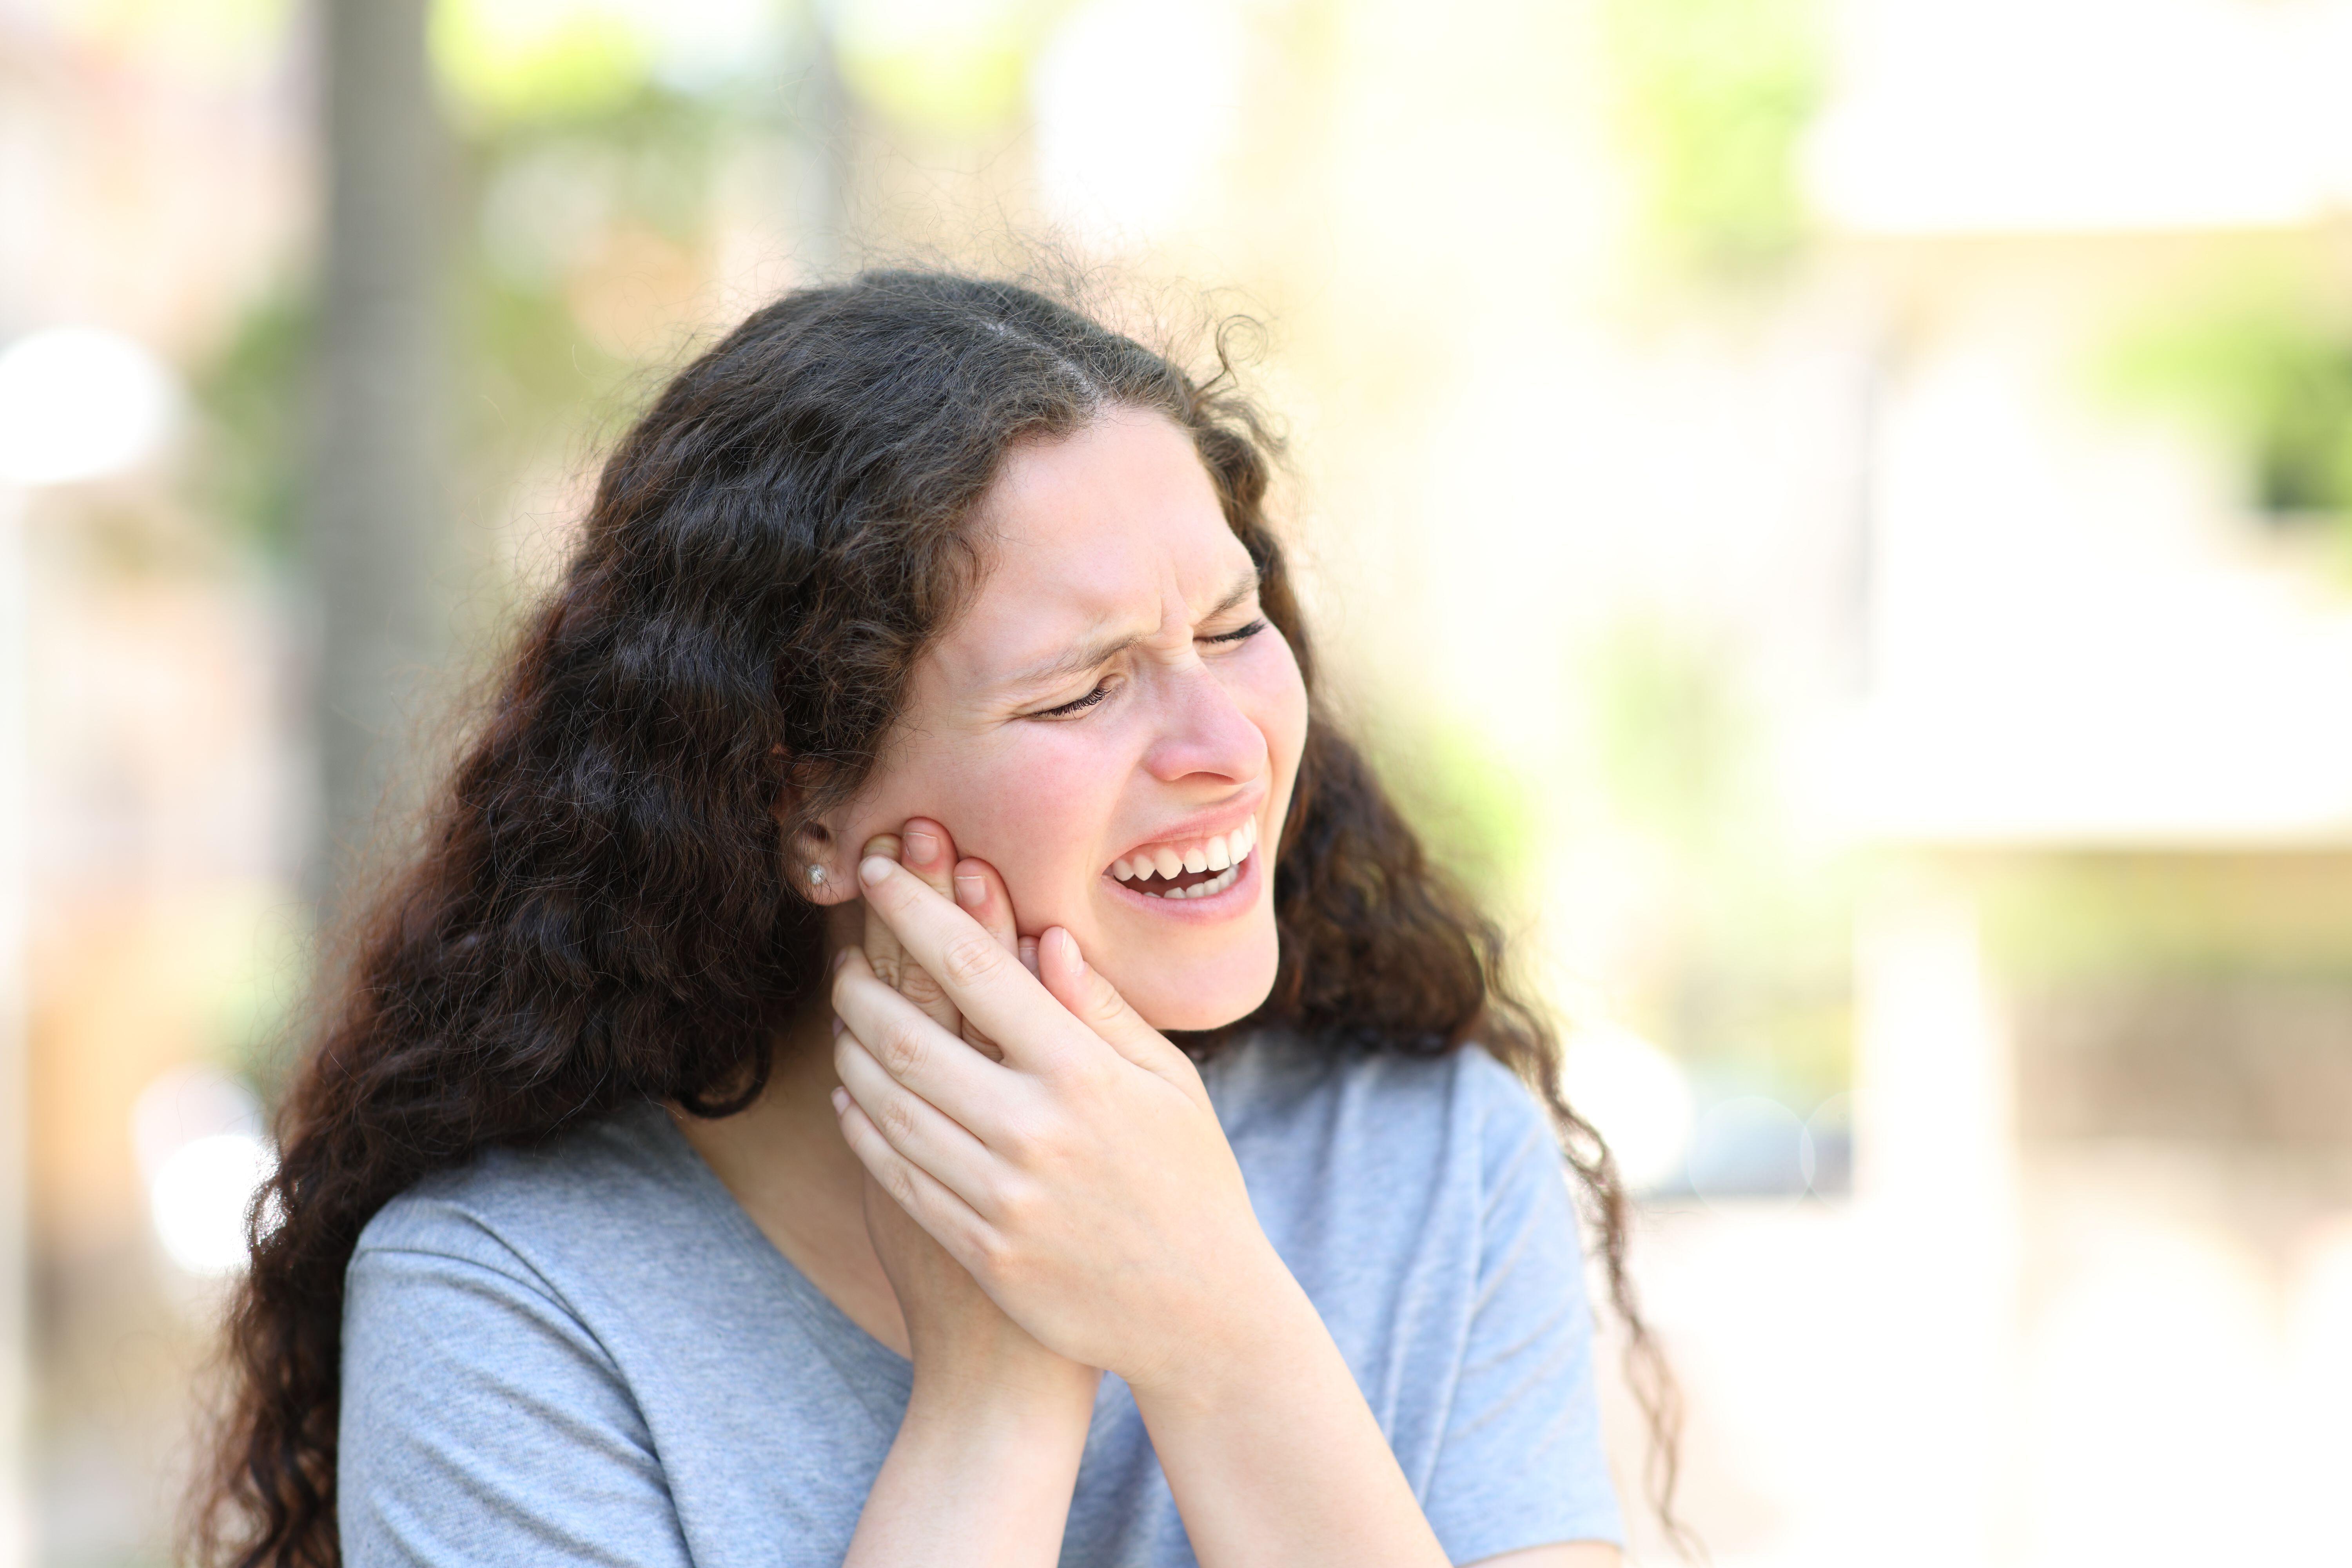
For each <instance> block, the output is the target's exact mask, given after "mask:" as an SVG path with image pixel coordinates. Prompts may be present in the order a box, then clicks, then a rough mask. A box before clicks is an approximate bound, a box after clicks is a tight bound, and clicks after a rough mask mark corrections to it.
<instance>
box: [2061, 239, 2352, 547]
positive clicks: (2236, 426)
mask: <svg viewBox="0 0 2352 1568" xmlns="http://www.w3.org/2000/svg"><path fill="white" fill-rule="evenodd" d="M2098 373H2099V378H2100V380H2101V382H2102V383H2103V384H2104V386H2105V390H2107V391H2108V392H2109V393H2110V394H2111V395H2113V396H2115V397H2116V399H2118V400H2119V401H2121V402H2123V403H2125V404H2126V405H2139V406H2145V407H2151V408H2160V409H2167V410H2170V411H2172V412H2175V413H2178V414H2180V415H2183V416H2187V417H2189V419H2190V420H2192V421H2194V422H2195V423H2197V424H2199V425H2200V426H2203V427H2205V429H2206V430H2207V431H2208V432H2209V433H2210V435H2211V436H2212V437H2216V438H2218V439H2220V440H2221V441H2222V442H2224V443H2225V444H2226V445H2227V446H2228V447H2229V448H2230V450H2231V453H2232V455H2233V456H2234V457H2235V458H2236V459H2237V461H2238V462H2239V464H2240V465H2241V467H2242V469H2243V471H2244V474H2245V483H2246V489H2247V492H2248V494H2247V500H2249V501H2250V502H2251V503H2252V505H2254V506H2255V507H2257V508H2259V509H2260V510H2262V511H2263V512H2264V513H2265V514H2267V515H2269V516H2272V517H2275V518H2281V519H2291V518H2294V517H2298V516H2301V517H2311V516H2320V515H2326V516H2333V517H2336V518H2343V517H2346V516H2347V514H2352V315H2347V312H2346V311H2344V310H2340V309H2336V308H2332V307H2331V306H2329V305H2328V304H2327V303H2326V302H2325V301H2324V300H2322V299H2321V298H2320V297H2319V293H2318V291H2317V290H2316V289H2314V288H2313V287H2311V286H2309V285H2308V284H2305V283H2303V282H2301V281H2299V280H2295V279H2284V278H2263V279H2240V280H2236V281H2234V282H2231V283H2229V284H2226V285H2223V286H2221V287H2219V288H2214V289H2207V290H2205V291H2203V292H2202V293H2200V294H2199V295H2197V296H2195V297H2192V298H2190V299H2189V300H2186V301H2184V302H2181V303H2179V304H2177V305H2175V306H2173V307H2172V308H2170V309H2168V310H2165V311H2163V312H2162V313H2161V314H2159V315H2156V316H2153V317H2150V318H2147V319H2145V320H2143V321H2138V322H2137V323H2135V324H2134V325H2132V326H2131V327H2129V328H2128V329H2126V331H2125V332H2124V333H2123V334H2122V335H2121V336H2120V337H2119V338H2118V339H2117V340H2116V342H2114V343H2113V344H2112V345H2110V347H2109V348H2108V350H2107V351H2106V353H2105V355H2104V356H2103V360H2102V363H2100V365H2099V366H2098Z"/></svg>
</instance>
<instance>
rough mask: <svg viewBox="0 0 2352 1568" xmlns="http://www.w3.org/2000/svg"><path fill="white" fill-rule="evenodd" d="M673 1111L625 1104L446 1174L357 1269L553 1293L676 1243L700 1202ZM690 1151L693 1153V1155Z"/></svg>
mask: <svg viewBox="0 0 2352 1568" xmlns="http://www.w3.org/2000/svg"><path fill="white" fill-rule="evenodd" d="M666 1121H667V1111H665V1110H662V1109H661V1108H660V1107H658V1106H655V1105H651V1104H646V1105H633V1106H629V1107H625V1108H624V1109H623V1110H618V1111H615V1112H614V1113H613V1114H611V1115H609V1116H606V1117H604V1118H603V1119H601V1120H599V1121H594V1122H591V1123H589V1124H587V1125H586V1126H583V1127H582V1128H581V1129H579V1130H578V1131H572V1132H568V1133H565V1134H562V1135H561V1136H559V1137H557V1138H554V1139H551V1140H550V1141H548V1142H545V1143H542V1144H539V1145H535V1146H532V1147H530V1148H522V1149H515V1148H494V1149H488V1150H485V1151H484V1152H481V1153H480V1154H478V1155H477V1156H476V1157H475V1158H474V1159H473V1160H471V1161H470V1162H468V1163H466V1164H464V1165H462V1166H458V1167H456V1168H454V1169H451V1170H446V1171H440V1172H436V1173H433V1174H431V1175H428V1176H426V1177H425V1178H424V1179H423V1180H421V1181H419V1182H418V1183H416V1184H415V1185H414V1186H412V1187H410V1188H409V1189H408V1190H407V1191H405V1192H404V1193H402V1194H400V1195H398V1196H397V1197H395V1198H394V1199H393V1200H392V1201H391V1202H389V1203H387V1204H385V1205H384V1206H383V1208H381V1209H379V1210H378V1211H377V1212H376V1214H375V1215H374V1217H373V1218H372V1219H371V1220H370V1221H369V1222H368V1224H367V1226H366V1227H365V1228H364V1229H363V1230H362V1231H361V1233H360V1237H359V1243H358V1245H357V1247H355V1248H354V1250H353V1254H352V1268H353V1269H354V1270H360V1269H363V1268H371V1267H377V1266H380V1265H382V1264H383V1263H385V1262H388V1261H389V1260H390V1259H392V1258H395V1257H400V1256H430V1257H435V1258H447V1259H452V1260H456V1261H459V1262H464V1263H470V1264H474V1265H477V1266H478V1267H480V1268H488V1269H490V1270H492V1271H494V1272H496V1273H499V1274H502V1275H507V1276H509V1277H512V1278H516V1279H519V1280H520V1282H522V1283H525V1284H529V1285H531V1286H534V1287H536V1288H540V1289H553V1288H555V1287H556V1286H557V1284H558V1282H559V1281H561V1280H562V1279H564V1278H565V1277H567V1276H572V1275H575V1274H577V1273H579V1272H581V1271H583V1269H584V1270H593V1268H596V1267H597V1264H598V1261H599V1259H600V1258H601V1259H602V1260H603V1262H604V1263H605V1264H609V1263H610V1262H611V1261H613V1260H614V1259H615V1258H619V1257H623V1256H625V1255H627V1254H628V1253H629V1252H631V1251H633V1250H636V1249H638V1248H639V1247H643V1246H647V1245H657V1244H659V1243H661V1242H662V1241H663V1240H664V1238H667V1237H673V1236H674V1235H675V1233H676V1232H677V1228H678V1222H679V1218H680V1216H681V1215H683V1214H685V1213H688V1212H690V1211H691V1210H692V1209H693V1208H694V1207H695V1205H696V1194H695V1191H694V1185H693V1183H692V1181H691V1176H692V1173H691V1172H690V1171H688V1170H687V1169H685V1168H683V1167H682V1166H681V1164H680V1162H679V1160H678V1158H677V1152H678V1150H679V1149H680V1148H682V1147H683V1144H682V1142H681V1141H680V1140H678V1139H677V1138H676V1137H675V1136H669V1137H665V1136H664V1135H665V1133H667V1132H668V1131H669V1129H668V1128H667V1126H666V1125H665V1123H666ZM688 1152H689V1153H690V1151H688Z"/></svg>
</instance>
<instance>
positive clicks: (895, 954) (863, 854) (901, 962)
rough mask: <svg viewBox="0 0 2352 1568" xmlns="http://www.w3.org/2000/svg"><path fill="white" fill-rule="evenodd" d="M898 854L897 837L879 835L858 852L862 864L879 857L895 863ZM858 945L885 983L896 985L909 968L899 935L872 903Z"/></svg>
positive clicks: (868, 906) (868, 840)
mask: <svg viewBox="0 0 2352 1568" xmlns="http://www.w3.org/2000/svg"><path fill="white" fill-rule="evenodd" d="M898 854H899V845H898V835H897V834H895V833H877V834H876V835H875V836H874V837H871V838H869V839H867V840H866V847H865V848H864V849H863V850H861V851H860V852H859V860H860V862H861V863H863V862H864V860H866V858H870V857H873V856H877V855H878V856H880V857H882V858H884V859H886V860H896V859H897V858H898ZM858 945H859V946H861V947H863V948H865V950H866V963H870V964H872V965H873V966H874V973H876V974H877V975H879V976H881V978H882V983H883V984H886V985H892V986H895V985H897V984H898V975H899V972H900V971H902V970H904V969H905V968H906V966H907V961H906V953H905V952H904V950H902V949H901V948H900V947H899V945H898V933H897V932H895V931H892V930H891V929H890V928H889V926H888V925H887V923H886V922H884V921H882V920H881V919H879V918H878V917H877V915H876V914H875V912H874V906H873V904H872V903H871V902H868V903H867V904H866V935H865V938H864V939H863V940H862V941H861V942H859V944H858Z"/></svg>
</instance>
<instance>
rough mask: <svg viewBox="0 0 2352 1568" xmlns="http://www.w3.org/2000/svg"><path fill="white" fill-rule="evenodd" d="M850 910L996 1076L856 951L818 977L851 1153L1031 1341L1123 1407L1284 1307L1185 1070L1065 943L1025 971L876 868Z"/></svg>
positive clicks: (1233, 1171) (1224, 1353) (1261, 1239)
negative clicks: (926, 976)
mask: <svg viewBox="0 0 2352 1568" xmlns="http://www.w3.org/2000/svg"><path fill="white" fill-rule="evenodd" d="M859 880H860V882H861V883H862V884H863V885H864V892H865V895H866V901H867V903H868V905H869V906H870V907H871V908H872V910H874V911H875V912H876V913H877V914H878V915H879V916H880V917H881V919H882V920H883V921H886V922H887V924H888V925H889V927H890V929H891V930H892V931H895V932H896V933H897V935H898V941H899V942H900V943H901V944H902V945H903V946H904V948H905V950H906V952H907V955H908V959H909V960H911V961H912V962H914V963H919V964H920V965H921V966H922V967H923V968H924V969H925V970H926V971H928V972H929V973H930V974H931V975H933V976H935V977H936V978H937V979H938V981H939V983H940V984H941V985H942V986H943V987H945V989H946V991H947V993H948V996H949V999H950V1001H952V1003H953V1005H954V1006H955V1008H956V1010H957V1011H958V1012H959V1013H961V1015H962V1016H963V1017H964V1018H966V1019H968V1020H970V1021H971V1024H973V1025H974V1026H977V1027H978V1028H980V1029H981V1030H983V1031H985V1033H986V1035H987V1037H989V1038H990V1039H992V1041H994V1042H995V1043H996V1044H997V1045H998V1046H999V1047H1001V1048H1002V1050H1003V1061H1002V1062H997V1061H992V1060H990V1059H989V1058H987V1057H985V1056H982V1054H980V1053H979V1052H977V1051H975V1050H973V1049H972V1048H971V1047H970V1046H969V1045H967V1044H966V1043H965V1042H964V1041H963V1040H962V1039H961V1038H959V1037H957V1036H956V1035H955V1034H953V1033H950V1031H949V1030H947V1029H945V1028H943V1027H942V1026H940V1025H939V1024H938V1023H937V1022H935V1021H934V1020H933V1019H932V1018H931V1017H929V1016H927V1015H926V1014H925V1013H924V1011H923V1010H922V1009H921V1008H920V1007H919V1006H917V1005H915V1004H913V1003H911V1002H909V1001H908V999H907V998H906V997H904V996H902V995H900V994H898V991H896V990H895V989H894V988H892V987H891V986H889V985H887V984H885V983H884V982H883V981H881V980H880V979H878V978H877V977H876V975H875V973H874V972H873V969H872V968H871V967H870V966H869V965H868V964H867V963H866V960H865V957H864V955H863V954H862V953H858V952H852V954H851V956H850V957H849V958H848V960H847V961H846V962H845V963H843V965H842V967H841V969H840V971H839V972H838V973H837V974H836V975H835V980H834V986H833V1005H834V1010H835V1013H836V1014H838V1015H839V1016H840V1017H841V1019H842V1020H843V1022H844V1024H845V1028H844V1030H843V1032H842V1034H841V1035H840V1037H839V1038H838V1040H837V1041H836V1042H835V1067H836V1068H837V1069H838V1071H839V1073H840V1075H841V1081H842V1083H843V1085H844V1086H845V1088H846V1089H848V1090H849V1093H850V1097H851V1099H852V1100H853V1101H854V1105H855V1110H849V1111H845V1114H844V1131H845V1134H846V1135H847V1137H848V1139H849V1142H850V1146H851V1147H852V1148H853V1149H854V1150H856V1153H857V1156H858V1158H859V1159H860V1160H861V1161H862V1162H864V1163H865V1165H866V1169H867V1170H868V1171H869V1172H871V1173H872V1174H873V1176H874V1178H875V1179H876V1180H877V1182H879V1183H880V1184H882V1186H883V1188H884V1189H885V1190H886V1191H887V1192H888V1193H889V1194H891V1196H893V1197H895V1198H897V1199H898V1203H899V1204H900V1205H902V1206H903V1207H904V1208H905V1209H906V1210H907V1212H908V1214H910V1215H914V1216H915V1218H916V1220H917V1221H918V1222H919V1223H920V1224H921V1226H923V1228H924V1229H925V1230H927V1231H929V1233H930V1235H931V1236H932V1237H934V1238H936V1239H937V1240H938V1241H939V1243H940V1246H942V1247H945V1248H946V1249H947V1251H948V1252H949V1253H950V1255H951V1256H952V1257H954V1258H955V1259H956V1260H957V1261H958V1262H960V1263H961V1264H962V1265H963V1266H964V1268H967V1269H968V1270H970V1271H971V1276H972V1278H973V1279H976V1280H978V1281H979V1282H980V1285H981V1288H982V1289H984V1290H986V1291H987V1292H988V1294H989V1296H990V1297H991V1298H992V1300H994V1301H995V1302H996V1303H997V1305H998V1306H999V1307H1001V1308H1003V1310H1004V1312H1005V1315H1006V1316H1008V1317H1010V1318H1011V1319H1013V1321H1015V1322H1017V1323H1019V1324H1020V1325H1021V1326H1022V1327H1023V1328H1024V1329H1025V1330H1027V1331H1029V1333H1030V1334H1031V1335H1032V1336H1034V1338H1035V1339H1036V1340H1037V1341H1038V1342H1039V1343H1041V1344H1043V1345H1045V1347H1046V1348H1048V1349H1050V1350H1052V1351H1054V1352H1056V1353H1058V1354H1060V1355H1063V1356H1066V1357H1068V1358H1069V1359H1071V1360H1073V1361H1076V1362H1081V1363H1085V1364H1086V1365H1088V1366H1096V1367H1101V1368H1104V1369H1105V1370H1107V1371H1110V1372H1115V1373H1118V1374H1119V1376H1121V1377H1123V1378H1125V1379H1126V1380H1127V1381H1128V1383H1129V1384H1130V1385H1132V1386H1133V1387H1135V1388H1136V1389H1137V1391H1138V1393H1139V1394H1142V1393H1145V1392H1147V1391H1150V1390H1152V1389H1157V1388H1174V1387H1176V1386H1179V1385H1181V1384H1184V1383H1185V1382H1186V1381H1187V1380H1188V1379H1190V1378H1191V1377H1192V1373H1193V1371H1194V1370H1195V1369H1196V1368H1200V1367H1203V1366H1210V1365H1216V1364H1220V1363H1224V1364H1230V1358H1231V1357H1233V1356H1234V1354H1236V1353H1237V1352H1240V1351H1241V1350H1242V1349H1243V1347H1244V1345H1245V1344H1247V1342H1249V1338H1250V1336H1251V1334H1252V1331H1253V1325H1254V1324H1255V1325H1258V1326H1262V1325H1263V1321H1264V1320H1263V1308H1264V1307H1265V1305H1266V1304H1267V1303H1268V1302H1269V1301H1270V1300H1272V1299H1273V1298H1275V1297H1277V1296H1280V1295H1282V1294H1284V1293H1285V1292H1295V1291H1296V1289H1297V1287H1296V1284H1295V1282H1293V1281H1292V1280H1291V1279H1290V1277H1289V1273H1288V1270H1287V1269H1286V1268H1284V1266H1283V1264H1282V1261H1281V1259H1280V1258H1277V1257H1276V1255H1275V1252H1274V1248H1273V1247H1272V1245H1271V1244H1270V1243H1269V1242H1268V1241H1267V1240H1266V1238H1265V1232H1264V1231H1263V1230H1262V1229H1261V1228H1260V1227H1259V1226H1258V1223H1257V1218H1256V1215H1255V1214H1254V1213H1253V1212H1252V1211H1251V1208H1250V1201H1249V1194H1248V1192H1247V1190H1246V1189H1245V1188H1244V1185H1243V1182H1242V1173H1241V1167H1240V1165H1239V1164H1238V1163H1236V1162H1235V1161H1234V1153H1233V1150H1232V1148H1231V1146H1230V1145H1228V1144H1227V1142H1225V1135H1224V1130H1223V1128H1222V1127H1221V1126H1220V1125H1219V1124H1218V1122H1217V1117H1216V1112H1215V1110H1214V1109H1213V1107H1212V1106H1211V1105H1210V1103H1209V1097H1208V1093H1207V1090H1206V1089H1204V1088H1203V1087H1202V1082H1201V1075H1200V1072H1199V1070H1198V1069H1197V1068H1194V1066H1193V1065H1192V1061H1191V1060H1190V1058H1187V1057H1186V1056H1185V1055H1184V1053H1183V1052H1181V1051H1180V1050H1178V1049H1177V1048H1176V1047H1174V1046H1173V1045H1171V1044H1170V1043H1169V1041H1168V1040H1167V1039H1166V1038H1165V1037H1163V1036H1161V1035H1160V1033H1159V1032H1158V1031H1157V1030H1155V1029H1153V1028H1152V1027H1151V1026H1149V1025H1148V1024H1146V1023H1145V1022H1144V1021H1143V1020H1142V1019H1141V1018H1140V1017H1139V1016H1137V1015H1136V1013H1135V1011H1134V1009H1132V1008H1131V1007H1129V1005H1127V1003H1126V1001H1125V1000H1124V999H1123V998H1121V997H1120V996H1119V994H1118V992H1117V991H1116V990H1114V989H1113V988H1112V986H1111V984H1110V983H1109V982H1108V981H1107V980H1105V979H1104V978H1103V977H1102V975H1101V974H1100V973H1097V971H1096V970H1094V969H1093V968H1092V967H1091V966H1090V965H1088V964H1087V963H1086V962H1085V960H1084V958H1083V957H1082V955H1081V954H1080V953H1079V952H1078V948H1077V942H1076V939H1075V938H1073V937H1072V936H1071V935H1070V933H1069V932H1068V931H1065V930H1063V929H1061V928H1060V927H1055V928H1054V929H1052V930H1050V931H1046V932H1045V933H1044V935H1043V936H1042V937H1041V938H1040V939H1039V942H1038V947H1037V973H1035V974H1034V975H1032V974H1031V973H1029V972H1028V970H1026V969H1025V968H1024V967H1023V966H1022V963H1021V961H1020V959H1019V958H1018V957H1016V956H1015V955H1013V953H1011V952H1006V951H1005V949H1004V947H1003V944H1002V943H1001V942H999V941H998V940H997V939H996V938H994V937H992V936H991V935H990V934H989V933H988V932H987V931H984V930H983V929H982V927H981V926H980V925H979V924H978V923H977V922H975V921H973V920H972V919H971V917H970V916H968V915H966V914H965V913H964V912H963V911H962V910H960V909H958V908H957V907H956V906H955V905H954V904H953V903H951V902H950V901H949V900H947V899H945V898H942V897H940V895H939V894H938V893H936V892H934V891H933V890H932V889H929V888H928V887H926V886H924V885H923V883H922V882H921V881H920V880H919V879H917V878H915V877H914V876H912V875H911V874H909V873H908V871H907V870H906V869H905V868H903V867H901V866H899V865H898V864H897V863H896V862H894V861H891V860H887V859H882V858H868V859H867V860H866V861H865V862H864V863H863V864H862V865H861V866H860V867H859Z"/></svg>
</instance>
